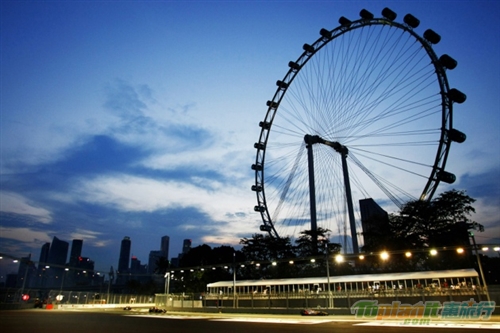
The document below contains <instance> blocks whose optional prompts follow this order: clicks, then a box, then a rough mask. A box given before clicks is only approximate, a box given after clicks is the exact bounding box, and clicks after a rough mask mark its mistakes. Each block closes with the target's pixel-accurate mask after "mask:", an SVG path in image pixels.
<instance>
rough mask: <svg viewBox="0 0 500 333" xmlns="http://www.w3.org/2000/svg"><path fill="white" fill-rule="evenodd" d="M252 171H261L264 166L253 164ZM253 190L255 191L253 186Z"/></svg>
mask: <svg viewBox="0 0 500 333" xmlns="http://www.w3.org/2000/svg"><path fill="white" fill-rule="evenodd" d="M252 170H256V171H261V170H262V164H252ZM252 189H253V186H252Z"/></svg>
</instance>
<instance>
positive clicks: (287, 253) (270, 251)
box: [240, 234, 296, 279]
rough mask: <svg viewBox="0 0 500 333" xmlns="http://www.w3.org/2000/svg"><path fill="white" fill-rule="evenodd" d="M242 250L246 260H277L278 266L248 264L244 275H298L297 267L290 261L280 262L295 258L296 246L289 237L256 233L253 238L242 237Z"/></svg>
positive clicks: (256, 276)
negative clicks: (275, 236)
mask: <svg viewBox="0 0 500 333" xmlns="http://www.w3.org/2000/svg"><path fill="white" fill-rule="evenodd" d="M240 244H241V245H243V247H242V249H241V252H242V253H243V255H244V257H245V259H246V261H256V262H268V263H271V262H273V261H277V265H276V266H272V265H271V266H269V265H262V266H255V265H251V266H247V267H245V269H244V270H242V277H243V278H249V279H257V278H276V277H278V276H281V277H289V276H294V275H296V268H295V267H293V266H292V267H290V265H289V264H288V262H278V261H282V260H284V259H293V258H295V252H294V247H293V245H292V242H291V241H290V238H289V237H284V238H273V237H271V236H270V235H267V234H266V235H262V234H254V235H253V236H252V237H251V238H242V239H241V240H240Z"/></svg>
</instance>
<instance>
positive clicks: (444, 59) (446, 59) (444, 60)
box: [439, 54, 457, 69]
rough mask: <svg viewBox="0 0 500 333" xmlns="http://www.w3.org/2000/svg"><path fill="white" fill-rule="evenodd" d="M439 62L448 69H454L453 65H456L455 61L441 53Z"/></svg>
mask: <svg viewBox="0 0 500 333" xmlns="http://www.w3.org/2000/svg"><path fill="white" fill-rule="evenodd" d="M439 63H440V64H441V65H442V66H443V67H445V68H448V69H454V68H455V67H457V61H456V60H455V59H453V58H452V57H450V56H449V55H447V54H443V55H442V56H441V57H439Z"/></svg>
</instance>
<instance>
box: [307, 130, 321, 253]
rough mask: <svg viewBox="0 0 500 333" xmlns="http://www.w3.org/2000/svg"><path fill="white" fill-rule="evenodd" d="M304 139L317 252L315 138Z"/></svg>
mask: <svg viewBox="0 0 500 333" xmlns="http://www.w3.org/2000/svg"><path fill="white" fill-rule="evenodd" d="M304 140H305V142H306V144H307V161H308V168H309V204H310V211H311V232H312V236H313V239H312V244H313V246H314V248H313V250H314V252H317V250H318V249H317V246H318V232H317V231H318V223H317V220H316V187H315V185H314V158H313V150H312V149H313V148H312V146H313V143H314V141H313V138H312V137H311V136H310V135H306V136H305V137H304Z"/></svg>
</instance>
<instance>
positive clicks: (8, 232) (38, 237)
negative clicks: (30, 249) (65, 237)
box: [0, 227, 52, 245]
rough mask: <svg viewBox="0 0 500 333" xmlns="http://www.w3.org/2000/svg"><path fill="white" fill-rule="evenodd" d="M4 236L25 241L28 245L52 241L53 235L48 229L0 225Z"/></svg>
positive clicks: (0, 231)
mask: <svg viewBox="0 0 500 333" xmlns="http://www.w3.org/2000/svg"><path fill="white" fill-rule="evenodd" d="M0 235H1V237H2V238H6V239H12V240H16V241H20V242H24V243H26V244H27V245H30V244H40V243H41V242H44V243H45V242H50V241H51V240H52V237H50V236H49V234H48V232H46V231H36V230H33V229H30V228H6V227H0Z"/></svg>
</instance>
